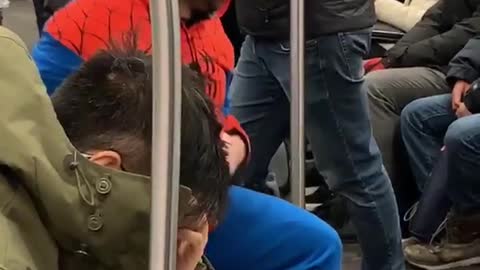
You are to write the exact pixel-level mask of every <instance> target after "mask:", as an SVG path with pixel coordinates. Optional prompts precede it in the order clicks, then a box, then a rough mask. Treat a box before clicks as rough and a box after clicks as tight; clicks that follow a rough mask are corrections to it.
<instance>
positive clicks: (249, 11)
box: [235, 0, 376, 40]
mask: <svg viewBox="0 0 480 270" xmlns="http://www.w3.org/2000/svg"><path fill="white" fill-rule="evenodd" d="M302 1H305V34H306V36H307V38H315V37H318V36H320V35H324V34H331V33H337V32H345V31H352V30H359V29H363V28H367V27H371V26H373V25H374V24H375V22H376V17H375V7H374V5H373V0H302ZM235 2H236V3H235V6H236V10H237V18H238V23H239V25H240V27H241V29H242V30H243V31H244V32H245V33H246V34H249V35H252V36H255V37H258V38H266V39H276V40H287V39H289V37H290V0H258V1H254V0H243V1H235Z"/></svg>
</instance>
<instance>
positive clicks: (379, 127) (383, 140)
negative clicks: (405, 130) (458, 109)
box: [366, 67, 450, 189]
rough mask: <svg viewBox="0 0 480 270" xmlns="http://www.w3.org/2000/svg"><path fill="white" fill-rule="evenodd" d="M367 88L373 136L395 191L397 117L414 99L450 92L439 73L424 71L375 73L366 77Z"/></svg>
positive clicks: (408, 70)
mask: <svg viewBox="0 0 480 270" xmlns="http://www.w3.org/2000/svg"><path fill="white" fill-rule="evenodd" d="M366 84H367V86H368V103H369V106H370V114H371V119H372V120H371V121H372V128H373V136H374V137H375V140H376V141H377V144H378V147H379V148H380V151H381V153H382V156H383V162H384V165H385V168H386V170H387V172H388V174H389V176H390V178H391V180H392V184H393V187H394V189H395V188H396V185H397V183H398V182H399V181H402V179H397V175H398V172H399V168H397V167H396V164H398V162H399V160H398V153H395V148H396V144H397V143H398V142H399V141H396V140H395V139H396V138H397V137H398V136H397V134H398V132H399V123H400V113H401V112H402V110H403V108H404V107H405V106H406V105H407V104H408V103H410V102H412V101H414V100H415V99H418V98H422V97H428V96H433V95H438V94H444V93H448V92H449V91H450V88H449V86H448V85H447V83H446V81H445V76H444V75H443V74H442V73H441V72H439V71H437V70H433V69H430V68H425V67H414V68H399V69H386V70H380V71H375V72H372V73H369V74H368V75H367V76H366Z"/></svg>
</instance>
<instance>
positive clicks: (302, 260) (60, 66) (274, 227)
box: [33, 0, 341, 270]
mask: <svg viewBox="0 0 480 270" xmlns="http://www.w3.org/2000/svg"><path fill="white" fill-rule="evenodd" d="M94 2H95V3H94ZM130 2H131V3H132V4H134V9H135V11H136V12H135V13H134V14H136V17H135V18H134V19H135V21H136V23H135V26H136V33H138V35H139V36H138V37H139V41H138V46H139V47H140V48H141V49H142V50H145V51H149V48H150V47H151V40H150V31H151V29H150V21H149V19H148V18H149V17H148V12H149V10H148V2H147V1H145V0H131V1H130ZM206 2H208V3H210V2H211V1H206ZM206 2H198V1H193V0H192V1H183V2H180V3H181V4H183V5H181V6H183V8H184V9H183V12H182V17H183V18H184V20H183V24H182V40H183V42H182V57H183V62H184V63H185V64H190V65H191V66H192V67H194V68H196V69H200V71H201V72H202V73H203V74H205V76H206V77H207V79H209V81H210V84H209V87H208V89H207V94H208V95H209V96H210V97H211V98H212V99H213V100H214V104H215V105H216V108H217V111H219V112H221V111H222V107H223V105H224V101H225V95H226V90H225V86H226V82H227V76H226V74H227V73H228V72H229V70H230V69H231V68H233V59H234V57H233V49H232V46H231V44H230V43H229V41H228V39H227V38H226V36H225V34H224V33H223V30H222V28H221V22H220V20H219V19H218V17H216V16H213V17H212V19H210V20H206V21H205V20H200V21H198V18H206V17H209V14H210V12H211V11H210V10H209V9H205V10H207V13H205V11H203V9H200V10H199V9H198V5H199V4H200V7H201V6H202V4H203V3H206ZM213 2H216V1H213ZM227 2H228V1H227ZM122 3H123V4H122ZM79 4H81V5H82V7H83V8H87V7H88V9H89V11H92V12H91V13H89V14H93V15H95V14H96V15H99V17H98V20H91V22H92V23H94V22H97V23H98V25H97V26H98V27H94V26H91V27H92V28H91V29H94V30H98V31H99V35H100V36H102V35H104V36H106V37H105V38H106V39H108V36H107V35H108V32H102V31H103V30H105V29H103V28H101V25H102V24H101V23H100V22H102V20H106V17H104V16H103V15H104V14H102V13H99V14H97V13H95V12H94V11H98V12H100V11H103V10H104V9H98V6H99V5H114V7H115V8H117V9H115V10H119V11H120V10H122V9H121V8H130V5H129V4H127V3H125V2H115V1H106V0H105V1H100V2H99V1H92V0H76V1H74V2H72V3H71V4H69V5H67V6H66V7H65V8H64V9H62V10H60V11H59V12H57V13H56V14H55V15H54V16H53V17H52V19H51V21H50V22H49V23H48V24H47V26H46V29H50V30H48V31H47V32H48V33H44V35H43V36H42V39H41V40H40V41H39V43H38V44H37V46H36V48H35V49H34V53H33V54H34V60H35V62H36V63H37V66H38V67H39V70H40V73H41V75H42V78H43V80H44V82H46V84H47V85H49V84H50V89H51V90H54V89H55V86H56V85H58V84H59V83H61V81H62V80H63V76H66V74H68V73H70V72H73V71H74V70H76V69H77V65H78V64H80V63H81V62H82V61H84V60H85V59H89V57H90V53H92V52H94V51H95V49H99V48H104V47H106V46H107V45H105V43H102V42H98V39H96V38H86V39H85V43H84V45H85V47H84V48H85V49H84V50H83V51H81V52H79V51H75V47H78V46H73V45H72V44H70V43H69V42H68V41H69V40H70V39H67V35H72V38H73V34H75V31H77V30H76V28H75V22H74V21H72V20H71V18H69V17H67V16H66V15H68V14H76V13H75V8H77V7H78V6H79ZM226 4H228V3H226ZM77 11H78V10H77ZM125 12H128V9H127V11H125ZM122 14H123V13H122ZM193 15H195V16H193ZM62 20H63V21H62ZM112 22H115V24H114V25H112V28H114V27H118V28H117V30H116V31H115V34H116V37H117V38H120V37H121V36H122V35H123V33H125V31H129V29H130V28H129V24H124V23H128V22H125V21H124V20H112ZM52 27H53V28H55V29H57V30H59V29H63V32H62V37H63V39H57V38H59V35H58V32H55V31H53V30H51V29H52ZM102 29H103V30H102ZM209 29H210V30H209ZM69 31H71V32H69ZM142 37H144V39H142ZM73 40H75V41H78V40H76V39H73ZM210 53H211V54H210ZM206 58H209V59H206ZM60 59H62V60H61V61H60ZM212 66H213V68H212ZM57 75H59V76H58V77H57ZM219 114H220V113H219ZM236 123H237V122H236V120H234V118H233V117H225V118H224V133H222V134H223V135H222V136H223V138H224V139H225V140H229V143H230V145H231V147H230V148H229V151H228V152H229V154H228V156H227V159H228V161H229V164H230V165H231V168H232V164H234V165H235V166H234V167H238V166H239V165H240V163H242V162H243V161H244V160H245V158H246V152H247V151H246V149H245V148H246V147H245V145H246V144H247V142H248V141H247V139H246V137H245V136H243V131H242V130H241V128H240V127H239V125H237V124H236ZM225 134H229V135H230V136H231V137H230V138H226V136H225ZM232 169H234V168H232ZM228 199H229V207H228V209H227V210H226V213H225V220H224V222H222V223H220V224H219V225H218V227H216V228H215V229H214V230H213V232H211V234H210V236H209V237H210V241H209V243H208V246H207V252H208V255H209V258H210V259H211V261H212V264H213V265H214V266H215V267H216V268H217V269H228V270H235V269H252V270H255V269H260V270H268V269H272V270H273V269H315V268H326V269H338V268H340V263H341V262H340V257H341V244H340V241H339V239H338V236H337V234H336V233H335V232H334V231H333V229H331V228H330V227H329V226H328V225H326V224H325V223H324V222H322V221H320V220H318V219H317V218H316V217H314V216H313V215H310V214H309V213H307V212H306V211H304V210H301V209H298V208H296V207H294V206H292V205H290V204H288V203H286V202H284V201H282V200H279V199H275V198H272V197H269V196H264V195H262V194H259V193H255V192H250V191H248V190H245V189H242V188H238V187H232V188H231V189H230V191H229V198H228ZM292 227H295V228H296V229H292ZM272 239H276V241H272ZM312 239H316V240H314V241H312ZM252 242H255V243H257V248H256V249H252V248H251V243H252ZM293 242H296V243H297V244H298V245H296V246H292V243H293ZM226 246H228V247H230V248H229V249H225V247H226ZM238 254H244V256H242V257H240V256H238ZM278 254H284V256H281V257H278ZM259 256H260V258H261V259H259ZM266 256H271V258H272V259H268V258H269V257H266Z"/></svg>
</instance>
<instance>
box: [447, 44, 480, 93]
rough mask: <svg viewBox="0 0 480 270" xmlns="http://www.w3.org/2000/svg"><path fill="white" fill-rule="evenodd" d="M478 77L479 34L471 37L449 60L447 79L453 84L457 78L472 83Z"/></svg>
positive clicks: (479, 66) (479, 61)
mask: <svg viewBox="0 0 480 270" xmlns="http://www.w3.org/2000/svg"><path fill="white" fill-rule="evenodd" d="M478 78H480V36H476V37H475V38H472V39H471V40H470V41H469V42H468V43H467V45H465V47H464V48H463V49H462V50H461V51H460V52H459V53H458V54H457V55H456V56H455V57H454V58H453V59H452V61H450V64H449V65H448V73H447V80H448V82H449V83H451V84H453V83H455V82H456V81H458V80H462V81H466V82H468V83H472V82H473V81H474V80H476V79H478Z"/></svg>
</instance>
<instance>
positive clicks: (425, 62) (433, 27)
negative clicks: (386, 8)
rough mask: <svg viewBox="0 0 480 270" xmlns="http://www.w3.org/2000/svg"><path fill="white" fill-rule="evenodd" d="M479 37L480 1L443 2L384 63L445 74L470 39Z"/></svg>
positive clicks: (393, 50) (400, 42) (429, 11)
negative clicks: (432, 70) (439, 71)
mask: <svg viewBox="0 0 480 270" xmlns="http://www.w3.org/2000/svg"><path fill="white" fill-rule="evenodd" d="M477 34H480V0H440V1H439V2H438V3H437V4H435V5H434V6H433V7H431V8H430V9H429V10H428V11H427V12H426V13H425V15H424V17H423V18H422V20H421V21H420V22H418V23H417V24H416V25H415V26H414V27H413V28H412V29H411V30H410V31H408V33H407V34H405V36H404V37H403V38H402V39H401V40H400V41H398V43H397V44H395V46H394V47H393V48H392V49H390V50H388V52H387V55H386V57H385V59H384V64H385V66H386V67H413V66H427V67H436V68H439V69H441V70H445V68H446V66H447V65H448V63H449V61H450V60H451V59H452V58H453V57H454V56H455V54H457V53H458V52H459V51H460V50H461V49H462V48H463V46H465V44H466V43H467V42H468V40H469V39H471V38H473V37H474V36H476V35H477Z"/></svg>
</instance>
